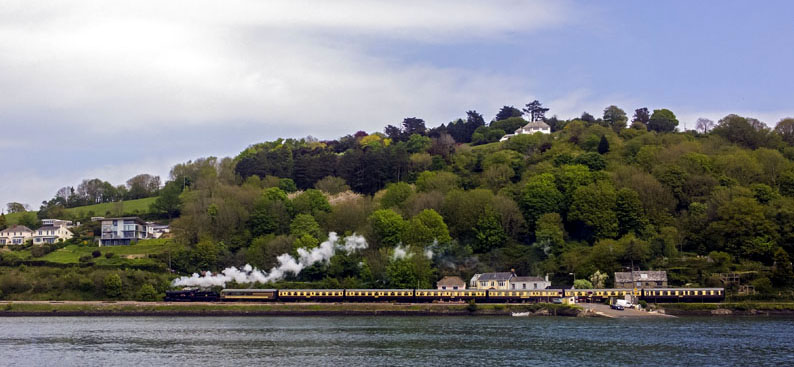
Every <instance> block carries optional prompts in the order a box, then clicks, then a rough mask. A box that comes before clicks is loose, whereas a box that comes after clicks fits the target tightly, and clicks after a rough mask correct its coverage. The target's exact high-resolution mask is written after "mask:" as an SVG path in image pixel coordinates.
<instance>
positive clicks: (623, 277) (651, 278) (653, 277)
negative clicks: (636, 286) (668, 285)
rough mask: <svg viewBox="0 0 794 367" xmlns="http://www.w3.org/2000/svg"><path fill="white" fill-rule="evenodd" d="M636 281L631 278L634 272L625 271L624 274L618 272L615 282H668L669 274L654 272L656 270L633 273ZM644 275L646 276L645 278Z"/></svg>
mask: <svg viewBox="0 0 794 367" xmlns="http://www.w3.org/2000/svg"><path fill="white" fill-rule="evenodd" d="M633 274H634V279H632V278H631V275H632V272H629V271H624V272H616V273H615V282H621V283H625V282H666V281H667V272H666V271H663V270H661V271H654V270H640V271H635V272H633ZM643 274H644V275H645V276H644V277H643Z"/></svg>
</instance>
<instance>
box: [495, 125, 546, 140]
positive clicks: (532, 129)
mask: <svg viewBox="0 0 794 367" xmlns="http://www.w3.org/2000/svg"><path fill="white" fill-rule="evenodd" d="M534 133H541V134H551V126H549V125H548V124H547V123H545V122H543V121H534V122H530V123H528V124H526V125H524V126H523V127H520V128H518V129H516V131H515V132H514V133H513V134H506V135H505V136H503V137H502V139H499V141H506V140H508V139H510V138H512V137H514V136H516V135H522V134H534Z"/></svg>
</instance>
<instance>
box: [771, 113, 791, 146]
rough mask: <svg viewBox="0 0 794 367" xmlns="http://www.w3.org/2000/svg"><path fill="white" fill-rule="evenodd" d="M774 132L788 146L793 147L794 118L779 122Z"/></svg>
mask: <svg viewBox="0 0 794 367" xmlns="http://www.w3.org/2000/svg"><path fill="white" fill-rule="evenodd" d="M775 132H776V133H778V134H779V135H780V137H781V138H782V139H783V141H784V142H786V143H788V145H794V118H790V117H789V118H785V119H782V120H780V121H779V122H778V123H777V125H776V126H775Z"/></svg>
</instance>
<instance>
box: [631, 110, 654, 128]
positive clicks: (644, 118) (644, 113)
mask: <svg viewBox="0 0 794 367" xmlns="http://www.w3.org/2000/svg"><path fill="white" fill-rule="evenodd" d="M650 119H651V114H650V112H649V111H648V107H642V108H638V109H636V110H634V118H633V121H634V122H639V123H641V124H643V125H648V121H649V120H650Z"/></svg>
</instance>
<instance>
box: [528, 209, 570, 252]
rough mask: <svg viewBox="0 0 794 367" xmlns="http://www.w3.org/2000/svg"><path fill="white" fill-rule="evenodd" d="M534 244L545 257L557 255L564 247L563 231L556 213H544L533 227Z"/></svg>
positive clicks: (560, 220)
mask: <svg viewBox="0 0 794 367" xmlns="http://www.w3.org/2000/svg"><path fill="white" fill-rule="evenodd" d="M535 227H536V228H535V242H536V243H537V244H538V246H540V248H541V249H542V250H543V252H544V253H546V255H549V254H551V253H556V254H559V253H560V252H561V251H562V247H563V245H565V229H564V228H563V223H562V218H561V217H560V215H559V214H558V213H546V214H543V215H542V216H540V218H538V221H537V223H536V225H535Z"/></svg>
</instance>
